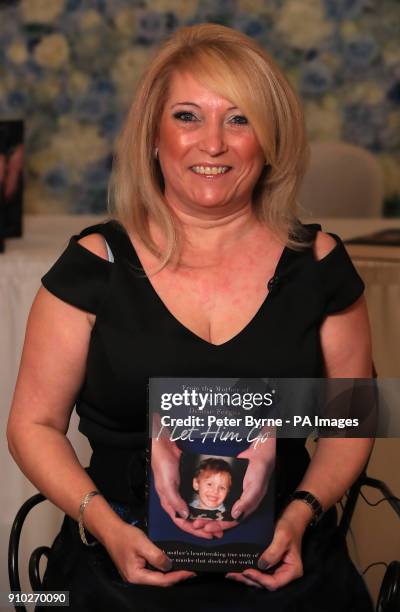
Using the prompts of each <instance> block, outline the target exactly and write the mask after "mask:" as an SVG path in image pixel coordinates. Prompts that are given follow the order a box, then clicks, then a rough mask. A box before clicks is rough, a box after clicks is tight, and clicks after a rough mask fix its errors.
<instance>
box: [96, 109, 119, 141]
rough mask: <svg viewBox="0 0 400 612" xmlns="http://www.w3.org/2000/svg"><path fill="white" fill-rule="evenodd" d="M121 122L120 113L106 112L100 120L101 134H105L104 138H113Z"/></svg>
mask: <svg viewBox="0 0 400 612" xmlns="http://www.w3.org/2000/svg"><path fill="white" fill-rule="evenodd" d="M121 122H122V117H121V113H118V112H111V113H107V114H106V115H104V116H103V117H102V118H101V120H100V130H101V134H102V135H103V136H106V138H114V137H115V136H116V135H117V134H118V132H119V130H120V128H121Z"/></svg>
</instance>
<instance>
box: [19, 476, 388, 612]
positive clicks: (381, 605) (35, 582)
mask: <svg viewBox="0 0 400 612" xmlns="http://www.w3.org/2000/svg"><path fill="white" fill-rule="evenodd" d="M363 486H369V487H373V488H375V489H379V490H380V491H381V493H382V494H383V495H384V496H385V497H386V498H388V503H389V504H390V505H391V507H392V508H393V510H394V511H395V512H396V514H397V515H398V517H399V518H400V501H399V500H398V499H397V498H395V497H394V496H393V494H392V492H391V491H390V489H389V488H388V487H387V486H386V484H385V483H384V482H382V481H381V480H376V479H375V478H370V477H369V476H367V474H366V473H365V472H363V473H362V474H361V475H360V476H359V478H358V479H357V480H356V482H355V483H354V484H353V485H352V486H351V488H350V489H349V491H348V493H347V497H346V501H345V503H344V505H343V512H342V516H341V518H340V521H339V525H338V529H339V531H340V532H341V533H342V534H343V535H344V536H346V534H347V531H348V529H349V526H350V522H351V519H352V516H353V513H354V509H355V506H356V503H357V499H358V496H359V493H360V489H361V487H363ZM45 499H46V497H44V495H42V494H41V493H37V494H36V495H33V496H32V497H30V498H29V499H27V500H26V502H25V503H24V504H23V505H22V506H21V508H20V509H19V510H18V513H17V515H16V517H15V520H14V522H13V525H12V528H11V533H10V541H9V547H8V575H9V581H10V590H11V591H20V590H21V583H20V579H19V567H18V555H19V542H20V536H21V530H22V527H23V524H24V521H25V519H26V517H27V515H28V513H29V511H30V510H31V509H32V508H33V507H34V506H36V505H37V504H39V503H41V502H42V501H44V500H45ZM49 553H50V548H49V547H48V546H39V547H38V548H36V549H35V550H34V551H33V553H32V554H31V556H30V559H29V581H30V584H31V587H32V590H33V591H35V590H37V591H40V590H41V589H42V580H41V578H40V572H39V563H40V560H41V557H42V555H45V556H46V557H47V559H48V558H49ZM15 610H17V612H27V610H26V608H25V606H23V605H18V606H15ZM399 610H400V561H392V563H391V564H390V565H389V567H388V569H387V571H386V574H385V576H384V579H383V582H382V586H381V589H380V593H379V599H378V604H377V608H376V612H398V611H399Z"/></svg>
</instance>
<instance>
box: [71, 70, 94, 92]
mask: <svg viewBox="0 0 400 612" xmlns="http://www.w3.org/2000/svg"><path fill="white" fill-rule="evenodd" d="M69 84H70V87H71V92H72V93H74V94H78V95H81V94H83V93H85V92H86V91H87V90H88V87H89V77H88V76H87V74H85V73H84V72H81V71H80V70H73V71H72V72H71V73H70V75H69Z"/></svg>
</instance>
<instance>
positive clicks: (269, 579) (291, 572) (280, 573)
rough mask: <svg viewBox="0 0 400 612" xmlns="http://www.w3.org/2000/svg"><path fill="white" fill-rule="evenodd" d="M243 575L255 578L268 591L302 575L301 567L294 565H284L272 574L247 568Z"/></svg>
mask: <svg viewBox="0 0 400 612" xmlns="http://www.w3.org/2000/svg"><path fill="white" fill-rule="evenodd" d="M243 575H244V576H246V577H247V578H249V579H250V580H256V581H257V582H259V583H260V584H261V585H263V586H264V587H265V588H266V589H268V590H269V591H275V590H276V589H280V588H281V587H283V586H285V585H286V584H289V582H292V581H293V580H296V579H297V578H301V576H302V575H303V571H302V567H298V566H294V565H284V566H282V567H280V568H279V569H277V570H276V572H274V573H273V574H263V573H261V572H259V571H258V570H254V569H248V570H245V571H244V572H243Z"/></svg>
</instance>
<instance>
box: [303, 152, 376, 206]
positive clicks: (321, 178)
mask: <svg viewBox="0 0 400 612" xmlns="http://www.w3.org/2000/svg"><path fill="white" fill-rule="evenodd" d="M310 149H311V157H310V163H309V167H308V170H307V172H306V174H305V177H304V179H303V183H302V186H301V189H300V192H299V196H298V201H299V204H300V207H301V208H302V209H303V212H302V216H307V217H308V216H314V217H328V218H329V217H380V216H382V211H383V199H384V191H383V176H382V171H381V168H380V165H379V162H378V161H377V158H376V157H375V156H374V155H373V154H372V153H370V151H367V150H366V149H363V148H361V147H358V146H355V145H352V144H349V143H346V142H312V143H311V144H310Z"/></svg>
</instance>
